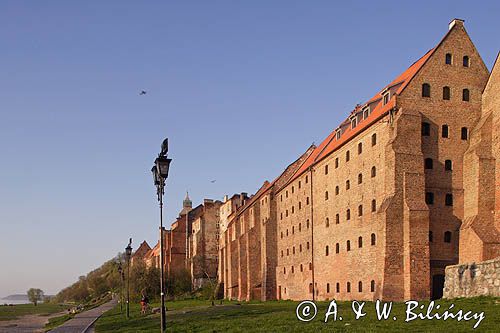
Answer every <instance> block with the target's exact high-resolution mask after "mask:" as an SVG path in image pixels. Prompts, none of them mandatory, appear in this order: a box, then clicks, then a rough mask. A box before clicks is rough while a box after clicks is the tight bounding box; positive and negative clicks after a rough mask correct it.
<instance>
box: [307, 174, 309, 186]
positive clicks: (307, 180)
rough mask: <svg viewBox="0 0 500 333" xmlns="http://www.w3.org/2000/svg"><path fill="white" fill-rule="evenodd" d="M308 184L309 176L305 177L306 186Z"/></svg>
mask: <svg viewBox="0 0 500 333" xmlns="http://www.w3.org/2000/svg"><path fill="white" fill-rule="evenodd" d="M308 182H309V176H306V184H307V183H308Z"/></svg>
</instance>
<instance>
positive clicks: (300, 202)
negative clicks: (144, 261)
mask: <svg viewBox="0 0 500 333" xmlns="http://www.w3.org/2000/svg"><path fill="white" fill-rule="evenodd" d="M301 209H302V201H299V210H301Z"/></svg>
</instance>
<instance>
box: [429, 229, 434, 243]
mask: <svg viewBox="0 0 500 333" xmlns="http://www.w3.org/2000/svg"><path fill="white" fill-rule="evenodd" d="M433 240H434V235H433V234H432V231H429V242H432V241H433Z"/></svg>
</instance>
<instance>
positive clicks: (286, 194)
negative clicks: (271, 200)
mask: <svg viewBox="0 0 500 333" xmlns="http://www.w3.org/2000/svg"><path fill="white" fill-rule="evenodd" d="M285 196H286V197H287V198H288V190H286V192H285Z"/></svg>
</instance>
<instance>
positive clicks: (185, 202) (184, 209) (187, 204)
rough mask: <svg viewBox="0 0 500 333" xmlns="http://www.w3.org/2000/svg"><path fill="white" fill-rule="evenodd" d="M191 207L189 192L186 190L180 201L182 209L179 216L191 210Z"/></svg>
mask: <svg viewBox="0 0 500 333" xmlns="http://www.w3.org/2000/svg"><path fill="white" fill-rule="evenodd" d="M191 209H193V202H192V201H191V199H189V193H188V192H187V191H186V197H185V198H184V200H183V201H182V210H181V211H180V213H179V216H180V215H184V214H187V213H188V212H189V211H191Z"/></svg>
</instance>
